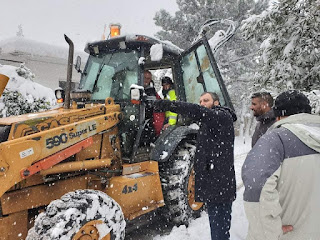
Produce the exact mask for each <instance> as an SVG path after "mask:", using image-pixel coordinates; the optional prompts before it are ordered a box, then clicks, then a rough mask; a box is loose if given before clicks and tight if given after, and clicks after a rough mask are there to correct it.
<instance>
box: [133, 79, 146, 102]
mask: <svg viewBox="0 0 320 240" xmlns="http://www.w3.org/2000/svg"><path fill="white" fill-rule="evenodd" d="M143 96H144V88H143V87H142V86H138V85H135V84H132V85H131V86H130V97H131V103H132V104H140V103H141V101H143Z"/></svg>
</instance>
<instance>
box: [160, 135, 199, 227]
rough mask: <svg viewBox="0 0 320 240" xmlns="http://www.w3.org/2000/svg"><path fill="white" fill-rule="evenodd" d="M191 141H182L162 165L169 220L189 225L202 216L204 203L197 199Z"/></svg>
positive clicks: (193, 151) (193, 150) (162, 178)
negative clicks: (192, 220) (193, 219)
mask: <svg viewBox="0 0 320 240" xmlns="http://www.w3.org/2000/svg"><path fill="white" fill-rule="evenodd" d="M195 151H196V147H195V145H194V144H192V143H191V142H187V141H183V142H181V143H180V144H179V145H178V147H177V149H176V150H175V152H174V154H173V155H172V156H171V157H170V159H169V160H168V162H165V163H162V164H161V165H160V176H161V182H162V187H163V190H164V191H163V194H164V200H165V204H166V206H165V207H164V211H166V214H165V215H166V217H167V220H169V221H173V222H174V223H175V224H178V225H179V224H185V225H188V223H189V221H190V220H191V219H192V218H195V217H198V216H200V212H201V210H202V209H203V203H201V202H196V201H195V178H194V170H193V164H194V155H195Z"/></svg>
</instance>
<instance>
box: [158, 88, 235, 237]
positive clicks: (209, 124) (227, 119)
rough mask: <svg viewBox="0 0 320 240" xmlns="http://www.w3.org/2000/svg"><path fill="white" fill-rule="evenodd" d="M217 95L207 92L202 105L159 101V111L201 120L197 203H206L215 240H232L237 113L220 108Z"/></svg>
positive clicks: (196, 156)
mask: <svg viewBox="0 0 320 240" xmlns="http://www.w3.org/2000/svg"><path fill="white" fill-rule="evenodd" d="M215 96H216V97H217V95H216V94H215V93H211V92H205V93H203V94H202V96H201V97H200V105H197V104H192V103H186V102H178V101H168V100H157V101H155V103H154V107H155V108H156V109H159V110H162V111H167V110H170V111H172V112H176V113H178V114H182V115H186V116H188V117H190V118H192V119H194V120H197V121H199V131H198V136H197V146H196V147H197V150H196V153H195V159H194V161H195V162H194V170H195V184H196V186H195V188H196V189H195V194H196V196H195V197H196V201H199V202H206V204H207V208H208V215H209V221H210V228H211V239H213V240H225V239H229V238H230V234H229V229H230V225H231V207H232V202H233V201H234V200H235V197H236V180H235V172H234V154H233V152H234V128H233V121H236V119H237V118H236V115H235V114H234V112H233V111H232V110H231V109H229V108H225V107H221V106H217V105H218V104H219V99H214V97H215Z"/></svg>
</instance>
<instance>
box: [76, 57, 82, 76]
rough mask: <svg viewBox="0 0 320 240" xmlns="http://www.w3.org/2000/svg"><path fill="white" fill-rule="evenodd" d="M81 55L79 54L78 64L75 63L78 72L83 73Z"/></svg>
mask: <svg viewBox="0 0 320 240" xmlns="http://www.w3.org/2000/svg"><path fill="white" fill-rule="evenodd" d="M80 67H81V57H80V56H77V61H76V64H75V65H74V68H75V69H76V70H77V72H79V73H82V71H81V69H80Z"/></svg>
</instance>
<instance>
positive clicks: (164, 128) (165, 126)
mask: <svg viewBox="0 0 320 240" xmlns="http://www.w3.org/2000/svg"><path fill="white" fill-rule="evenodd" d="M169 126H170V124H169V123H167V124H165V125H163V127H162V130H163V131H165V130H166V129H167V128H168V127H169Z"/></svg>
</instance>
